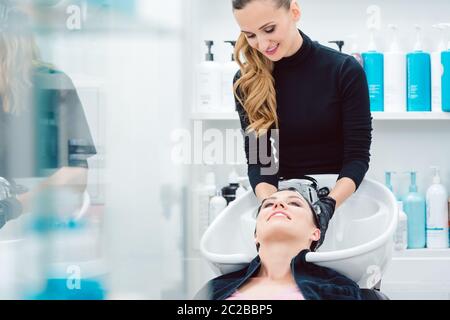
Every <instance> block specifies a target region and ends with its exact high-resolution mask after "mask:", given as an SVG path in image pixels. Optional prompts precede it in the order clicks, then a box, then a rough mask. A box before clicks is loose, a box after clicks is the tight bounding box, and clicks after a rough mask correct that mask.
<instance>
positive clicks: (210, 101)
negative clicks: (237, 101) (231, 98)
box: [194, 40, 222, 112]
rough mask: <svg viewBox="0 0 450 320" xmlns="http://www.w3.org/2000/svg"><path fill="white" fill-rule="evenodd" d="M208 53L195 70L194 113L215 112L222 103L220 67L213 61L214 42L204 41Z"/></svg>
mask: <svg viewBox="0 0 450 320" xmlns="http://www.w3.org/2000/svg"><path fill="white" fill-rule="evenodd" d="M205 44H206V46H207V47H208V53H207V54H206V56H205V61H203V62H202V63H200V65H199V66H198V70H197V99H196V100H197V101H196V110H194V112H217V111H219V110H220V106H221V103H222V101H221V100H222V99H221V96H222V67H221V66H220V64H219V63H217V62H215V61H214V54H213V53H212V51H211V49H212V46H213V45H214V41H210V40H207V41H205Z"/></svg>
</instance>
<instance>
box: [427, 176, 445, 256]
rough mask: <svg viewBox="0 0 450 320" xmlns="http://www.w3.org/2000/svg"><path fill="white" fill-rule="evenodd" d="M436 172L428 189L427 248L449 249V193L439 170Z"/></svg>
mask: <svg viewBox="0 0 450 320" xmlns="http://www.w3.org/2000/svg"><path fill="white" fill-rule="evenodd" d="M431 169H432V170H433V171H434V177H433V184H432V185H431V186H430V187H429V188H428V190H427V195H426V201H427V202H426V203H427V248H432V249H443V248H448V241H449V239H448V205H447V199H448V192H447V189H446V188H445V186H444V185H443V184H441V178H440V176H439V168H438V167H431Z"/></svg>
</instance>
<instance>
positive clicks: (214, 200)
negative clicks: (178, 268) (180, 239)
mask: <svg viewBox="0 0 450 320" xmlns="http://www.w3.org/2000/svg"><path fill="white" fill-rule="evenodd" d="M247 185H248V177H240V176H239V175H238V174H237V172H236V170H235V169H233V170H232V171H231V173H230V174H229V176H228V185H226V186H223V187H222V188H220V187H219V188H218V187H217V184H216V175H215V174H214V172H208V173H207V174H206V176H205V179H204V182H203V183H201V184H199V185H198V186H197V187H196V188H195V189H194V193H193V215H194V221H193V225H194V234H193V237H194V238H193V243H194V246H198V245H199V243H200V239H201V237H202V235H203V233H204V232H205V231H206V229H207V228H208V226H209V225H210V224H211V223H212V222H213V221H214V220H215V219H216V218H217V217H218V216H219V215H220V213H221V212H222V211H223V210H225V208H226V207H227V206H228V205H230V203H231V202H233V201H234V200H236V199H238V198H240V197H242V196H243V195H245V194H246V193H247V192H248V190H250V189H251V188H250V187H248V186H247Z"/></svg>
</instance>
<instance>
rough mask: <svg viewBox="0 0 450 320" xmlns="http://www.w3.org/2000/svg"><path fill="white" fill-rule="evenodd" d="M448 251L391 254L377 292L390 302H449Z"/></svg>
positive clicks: (449, 252)
mask: <svg viewBox="0 0 450 320" xmlns="http://www.w3.org/2000/svg"><path fill="white" fill-rule="evenodd" d="M449 270H450V249H408V250H404V251H400V252H397V251H394V254H393V257H392V260H391V262H390V265H389V267H388V269H387V271H386V273H385V274H384V275H383V279H382V281H381V291H382V292H383V293H385V294H386V295H387V296H388V297H389V298H390V299H444V300H447V299H450V272H449Z"/></svg>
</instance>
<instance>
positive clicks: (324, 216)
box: [313, 196, 336, 250]
mask: <svg viewBox="0 0 450 320" xmlns="http://www.w3.org/2000/svg"><path fill="white" fill-rule="evenodd" d="M313 208H314V211H315V212H316V217H317V220H318V221H317V222H318V224H319V229H320V239H319V241H318V242H317V244H316V247H315V250H317V249H318V248H319V247H320V246H321V245H322V243H323V241H324V240H325V233H326V232H327V229H328V223H329V222H330V220H331V218H332V217H333V214H334V211H335V209H336V200H334V199H333V198H331V197H328V196H326V197H321V198H320V199H319V200H317V201H316V202H315V203H314V204H313Z"/></svg>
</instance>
